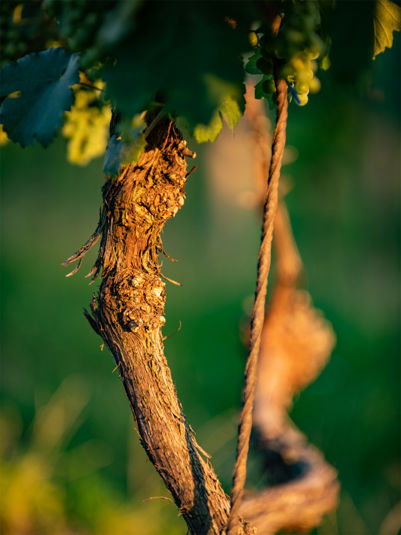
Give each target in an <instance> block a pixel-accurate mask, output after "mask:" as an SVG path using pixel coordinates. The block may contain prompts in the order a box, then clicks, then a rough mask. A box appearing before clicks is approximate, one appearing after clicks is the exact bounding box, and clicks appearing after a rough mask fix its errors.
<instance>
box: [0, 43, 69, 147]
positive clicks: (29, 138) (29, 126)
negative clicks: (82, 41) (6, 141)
mask: <svg viewBox="0 0 401 535" xmlns="http://www.w3.org/2000/svg"><path fill="white" fill-rule="evenodd" d="M78 82H79V73H78V55H77V54H70V53H68V52H66V51H65V50H64V49H63V48H50V49H48V50H44V51H43V52H39V53H33V54H28V55H26V56H24V57H22V58H21V59H19V60H18V61H17V62H13V63H10V64H8V65H6V66H5V67H3V69H2V70H1V71H0V96H3V97H4V96H6V97H9V95H10V94H12V93H15V92H17V91H18V92H19V93H20V95H19V96H18V97H17V98H10V97H9V98H6V100H5V101H4V102H3V104H2V105H1V107H0V123H1V124H3V127H4V130H5V132H6V133H7V135H8V137H9V138H10V139H12V141H14V142H15V143H19V144H20V145H21V146H22V147H25V146H27V145H32V144H33V143H34V142H35V139H37V140H38V141H39V143H41V144H42V145H43V146H44V147H46V146H47V145H48V144H49V143H50V142H51V141H52V139H53V138H54V136H55V134H56V131H57V129H58V128H59V127H60V126H61V124H62V122H63V115H64V111H66V110H69V109H70V108H71V105H72V102H73V98H74V97H73V91H72V89H71V86H72V85H74V84H76V83H78Z"/></svg>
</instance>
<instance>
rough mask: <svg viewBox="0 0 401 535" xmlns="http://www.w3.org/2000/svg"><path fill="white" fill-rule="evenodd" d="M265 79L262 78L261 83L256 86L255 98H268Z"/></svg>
mask: <svg viewBox="0 0 401 535" xmlns="http://www.w3.org/2000/svg"><path fill="white" fill-rule="evenodd" d="M264 81H265V80H264V78H262V79H261V80H260V82H258V83H257V84H256V85H255V98H258V99H260V98H263V97H265V96H266V93H265V92H264V91H263V87H262V86H263V82H264Z"/></svg>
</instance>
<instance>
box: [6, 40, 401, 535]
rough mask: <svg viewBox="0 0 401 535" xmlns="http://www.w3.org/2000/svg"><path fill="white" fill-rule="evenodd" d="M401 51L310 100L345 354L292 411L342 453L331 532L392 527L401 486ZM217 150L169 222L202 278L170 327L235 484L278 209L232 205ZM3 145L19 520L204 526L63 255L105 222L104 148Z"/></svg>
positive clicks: (322, 444)
mask: <svg viewBox="0 0 401 535" xmlns="http://www.w3.org/2000/svg"><path fill="white" fill-rule="evenodd" d="M334 38H335V36H334ZM361 53H362V52H361ZM354 64H355V63H354ZM399 65H400V53H399V36H397V38H396V43H395V45H394V47H393V49H392V50H391V51H389V52H386V53H385V54H383V55H381V56H379V57H378V58H377V59H376V60H375V62H374V69H373V71H370V72H365V71H362V72H358V73H350V72H347V73H345V72H344V69H341V68H340V66H339V67H338V68H336V59H335V57H334V58H333V70H332V71H331V72H330V71H329V72H328V73H327V74H326V75H325V76H326V79H323V80H322V91H321V93H319V94H318V95H317V96H315V97H314V98H313V99H311V101H310V103H309V104H308V106H307V108H306V109H299V108H296V107H295V106H291V108H290V119H289V125H288V145H290V146H293V147H296V149H297V151H298V153H299V157H298V159H297V160H296V161H295V162H293V163H291V164H289V165H288V166H287V167H285V168H284V172H285V173H286V174H287V175H290V176H291V177H292V179H293V182H294V186H295V187H294V188H293V190H292V192H291V193H290V194H289V195H288V204H289V209H290V213H291V217H292V222H293V227H294V233H295V236H296V238H297V241H298V245H299V248H300V250H301V254H302V256H303V259H304V262H305V266H306V271H307V275H308V287H309V290H310V291H311V293H312V295H313V297H314V300H315V304H316V305H317V306H318V307H319V308H321V309H322V310H323V311H324V313H325V315H326V316H327V317H328V319H329V320H330V321H331V322H332V323H333V326H334V329H335V331H336V333H337V346H336V348H335V350H334V353H333V356H332V358H331V360H330V362H329V364H328V366H327V368H326V369H325V370H324V371H323V373H322V374H321V376H320V377H319V378H318V379H317V380H316V382H315V383H313V384H312V385H310V386H309V387H308V388H307V389H306V391H305V392H303V393H302V394H301V395H300V397H299V399H297V400H296V401H295V403H294V409H293V413H292V417H293V418H294V420H295V422H296V424H297V425H298V426H299V427H300V428H301V429H302V430H303V431H304V432H305V433H306V434H307V435H308V437H309V438H310V440H311V441H312V442H313V443H314V444H316V445H317V446H318V447H319V448H321V450H322V451H323V452H324V454H325V456H326V457H327V459H328V460H329V461H330V462H331V463H332V464H333V465H334V466H336V467H337V469H338V470H339V478H340V481H341V484H342V500H341V504H340V507H339V510H338V512H337V513H335V514H333V515H331V516H330V517H329V518H328V519H326V521H325V524H324V525H323V526H322V527H321V528H319V529H318V530H317V531H316V532H317V533H319V534H320V535H324V534H326V535H337V534H338V535H365V534H371V535H374V534H377V533H379V532H380V526H382V524H383V521H384V519H385V517H386V516H387V515H388V513H389V512H390V510H391V509H392V508H393V507H394V506H395V504H396V503H397V502H398V501H399V499H400V460H399V451H400V450H399V446H400V444H399V436H400V434H399V413H400V405H399V392H398V387H399V385H398V383H399V347H400V345H399V342H400V340H399V295H398V291H397V289H398V277H399V237H400V236H399V230H400V226H399V184H398V180H399V171H400V169H399V132H400V108H399V94H400V87H399V84H400V76H399V74H400V73H399ZM352 74H354V75H355V76H351V75H352ZM189 145H190V146H191V148H193V147H194V142H192V143H191V142H189ZM208 150H209V148H207V147H201V148H200V149H199V150H197V152H198V154H199V161H198V162H197V165H198V167H199V168H198V170H197V171H196V173H194V174H193V175H191V178H190V180H189V183H188V187H187V201H186V204H185V205H184V207H183V209H182V210H181V212H179V214H177V217H176V218H175V220H174V221H172V222H170V223H169V224H168V226H167V228H166V231H165V234H164V241H165V247H166V250H167V252H168V253H169V254H170V255H172V256H174V257H175V258H178V259H179V260H180V262H179V263H178V264H171V263H170V261H168V260H167V259H165V260H163V270H164V272H165V274H166V275H168V276H169V277H172V278H174V279H176V280H179V281H180V282H182V284H183V286H182V287H181V288H177V287H175V286H172V285H170V286H168V288H167V310H166V317H167V325H166V326H165V328H164V333H165V334H166V335H169V334H172V336H171V337H170V338H169V339H168V340H166V343H165V344H166V354H167V358H168V360H169V363H170V365H171V367H172V371H173V376H174V378H175V381H176V384H177V388H178V392H179V395H180V397H181V400H182V402H183V406H184V410H185V412H186V414H187V416H188V418H189V421H190V423H191V425H192V426H193V427H194V428H195V430H196V431H197V436H198V439H199V442H200V443H201V445H202V447H204V448H205V450H206V451H208V452H209V453H211V454H212V456H213V457H212V462H213V464H214V466H215V468H216V470H217V472H218V474H219V476H220V477H221V480H222V482H223V484H224V486H225V488H226V490H227V491H228V490H229V487H230V479H231V470H232V466H233V460H234V452H235V434H236V414H237V411H238V408H239V402H240V389H241V385H242V372H243V366H244V359H245V351H244V348H243V346H242V344H241V342H240V336H239V324H240V322H241V320H242V318H243V316H244V309H243V303H244V299H245V298H246V297H247V296H249V295H251V294H252V293H253V287H254V282H255V274H256V268H255V264H256V255H257V248H258V242H259V219H258V215H257V214H256V213H254V212H251V211H246V210H244V209H243V208H241V207H240V206H234V205H227V204H226V205H222V206H221V207H220V208H219V209H217V210H216V202H217V201H216V199H215V198H213V196H212V195H211V186H210V181H208V180H207V176H206V173H207V168H206V164H205V162H206V156H207V152H208ZM210 150H213V149H212V148H211V149H210ZM0 164H1V178H2V191H1V197H2V210H1V218H2V226H1V228H2V236H1V250H2V264H1V293H2V309H1V320H2V321H1V329H2V333H1V334H2V339H1V340H2V341H1V366H2V370H1V402H2V417H1V427H0V431H1V435H2V440H1V442H2V447H1V455H2V458H1V463H0V477H1V480H0V495H1V498H0V518H1V523H2V525H1V527H2V528H3V530H4V533H13V534H19V533H30V534H31V533H35V534H36V533H37V534H46V533H52V534H67V533H80V534H81V533H82V534H86V533H94V534H101V535H103V534H105V535H106V534H112V533H113V534H114V533H119V534H131V533H133V534H134V533H141V534H143V535H162V534H163V535H168V534H176V533H177V534H178V533H184V532H185V525H184V522H183V521H182V520H181V519H180V518H179V517H178V513H177V510H176V507H175V505H174V504H172V503H170V501H168V500H164V499H153V500H147V501H143V500H146V499H147V498H149V497H156V496H166V497H167V496H168V493H167V491H166V490H165V489H164V488H163V487H162V485H161V483H160V482H159V479H158V476H157V474H156V473H155V472H154V470H153V467H152V466H151V465H150V463H149V461H148V460H147V458H146V456H145V454H144V453H143V451H142V450H141V448H140V446H139V441H138V440H137V436H136V433H135V431H134V423H133V420H132V416H131V413H130V409H129V406H128V403H127V401H126V399H125V396H124V394H123V389H122V387H121V384H120V381H119V379H118V376H117V374H116V373H113V371H112V370H113V363H112V359H111V357H110V355H109V354H108V352H107V351H106V350H104V351H103V352H102V351H101V349H100V344H101V341H100V339H99V338H98V337H96V335H95V334H94V333H93V332H92V330H91V329H89V328H88V325H87V322H86V321H85V319H84V317H83V315H82V314H81V307H83V306H86V305H87V304H88V302H89V300H90V297H91V294H92V291H93V288H92V287H88V286H87V280H86V279H84V278H83V276H82V275H83V273H82V272H80V273H79V274H78V275H76V276H75V277H74V278H73V279H65V278H64V277H63V275H64V272H63V268H61V266H60V264H61V262H62V261H63V260H64V259H65V258H66V257H67V256H69V255H70V254H71V253H72V252H73V251H74V250H76V249H77V248H78V246H79V245H80V244H81V243H83V242H84V241H85V240H86V238H87V237H88V236H89V234H90V233H91V232H92V231H93V230H94V227H95V225H96V222H97V215H98V207H99V204H100V198H101V197H100V187H101V185H102V181H103V177H102V172H101V167H102V162H101V161H98V160H97V161H95V162H93V163H91V164H90V165H89V166H88V167H86V168H76V167H72V166H71V165H69V164H67V163H66V162H65V148H64V142H63V141H62V140H61V139H60V140H58V142H57V143H56V144H55V145H54V146H52V147H51V148H49V149H47V150H46V151H45V150H44V149H40V148H28V149H25V150H24V151H22V150H21V149H20V148H19V147H15V146H12V145H11V144H10V145H7V146H6V147H3V148H2V149H1V161H0ZM222 165H224V162H222ZM93 254H94V253H92V257H91V258H89V259H88V260H87V261H86V264H85V266H84V268H82V269H85V267H87V269H88V271H89V268H90V266H91V264H90V261H91V259H93ZM180 321H181V324H182V328H181V330H179V332H177V333H175V331H176V330H177V328H178V326H179V324H180ZM174 333H175V334H174ZM251 462H253V460H251ZM252 474H255V471H254V472H252V470H251V476H252ZM257 483H258V481H257V477H256V475H254V476H253V477H251V478H250V481H249V485H250V486H252V485H256V484H257ZM398 528H399V526H398V527H397V529H398Z"/></svg>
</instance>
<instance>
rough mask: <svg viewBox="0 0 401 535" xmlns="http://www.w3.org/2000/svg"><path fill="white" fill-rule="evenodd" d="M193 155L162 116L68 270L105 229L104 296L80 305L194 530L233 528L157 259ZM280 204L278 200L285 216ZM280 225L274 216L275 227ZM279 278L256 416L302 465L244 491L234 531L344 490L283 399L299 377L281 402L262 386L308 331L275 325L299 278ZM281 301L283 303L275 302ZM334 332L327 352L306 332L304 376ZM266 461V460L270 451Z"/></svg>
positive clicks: (199, 533)
mask: <svg viewBox="0 0 401 535" xmlns="http://www.w3.org/2000/svg"><path fill="white" fill-rule="evenodd" d="M192 155H193V153H191V152H190V151H189V150H188V149H187V147H186V142H185V141H184V140H183V139H182V136H181V134H180V132H179V131H178V130H177V129H176V128H175V126H174V124H173V123H172V122H168V121H164V120H162V121H160V122H159V123H158V124H157V126H156V127H155V128H154V129H153V130H152V131H151V133H150V134H149V135H148V145H147V148H146V150H145V152H144V153H143V154H142V156H141V158H140V160H139V162H138V163H137V164H132V165H128V166H126V167H125V168H123V169H122V171H121V173H120V174H119V175H118V176H117V177H116V178H114V179H108V180H107V181H106V183H105V185H104V186H103V207H102V210H101V214H100V221H99V224H98V227H97V229H96V231H95V232H94V234H93V235H92V236H91V237H90V239H89V240H88V242H87V243H86V244H85V245H84V246H83V247H81V249H79V251H77V252H76V253H75V254H74V255H73V256H71V257H70V258H69V259H68V260H67V261H66V262H65V264H66V265H67V264H70V263H72V262H74V261H78V265H77V267H76V268H75V269H74V270H73V271H72V272H71V274H73V273H75V272H76V271H77V270H78V269H79V267H80V264H81V262H82V258H83V257H84V255H85V254H86V252H87V251H88V250H89V249H90V248H91V247H92V246H93V245H94V244H95V243H96V242H97V241H99V239H100V247H99V255H98V258H97V260H96V262H95V265H94V266H93V268H92V270H91V272H90V273H89V274H88V275H89V276H92V278H93V279H95V278H96V276H97V275H98V274H101V276H102V283H101V286H100V289H99V294H98V296H97V298H96V297H94V298H93V300H92V303H91V314H90V313H89V312H85V315H86V317H87V319H88V320H89V322H90V324H91V326H92V327H93V329H94V330H95V331H96V333H98V334H99V335H100V336H101V337H102V338H103V340H104V341H105V343H106V344H107V346H108V347H109V349H110V351H111V353H112V355H113V357H114V360H115V362H116V365H117V368H118V370H119V374H120V377H121V379H122V382H123V385H124V388H125V392H126V394H127V397H128V399H129V402H130V405H131V408H132V412H133V415H134V418H135V420H136V423H137V426H138V431H139V435H140V439H141V442H142V445H143V447H144V449H145V451H146V453H147V454H148V456H149V458H150V460H151V462H152V463H153V465H154V466H155V468H156V470H157V471H158V472H159V474H160V476H161V477H162V479H163V481H164V482H165V484H166V487H167V488H168V490H169V491H170V492H171V494H172V496H173V498H174V500H175V503H176V504H177V506H178V508H179V510H180V512H181V514H182V516H183V518H184V519H185V521H186V523H187V525H188V528H189V530H190V532H191V533H193V534H196V535H217V534H224V533H225V530H226V529H227V523H228V519H229V511H230V503H229V500H228V497H227V496H226V495H225V493H224V491H223V489H222V487H221V484H220V482H219V480H218V478H217V476H216V474H215V472H214V470H213V467H212V465H211V464H210V462H209V461H208V456H207V454H205V452H204V451H203V450H202V448H200V446H199V445H198V444H197V442H196V440H195V438H194V435H193V432H192V429H191V427H190V425H189V424H188V422H187V421H186V419H185V416H184V413H183V410H182V407H181V404H180V402H179V399H178V397H177V393H176V389H175V386H174V383H173V380H172V377H171V372H170V369H169V367H168V364H167V361H166V358H165V356H164V351H163V337H162V332H161V329H162V326H163V324H164V322H165V319H164V316H163V313H164V303H165V284H164V282H163V280H162V279H163V278H165V277H164V276H163V274H162V273H161V270H160V265H159V261H158V255H159V253H162V252H164V251H163V245H162V241H161V236H160V234H161V231H162V229H163V227H164V224H165V223H166V221H167V220H168V219H169V218H171V217H173V216H174V215H175V214H176V213H177V211H178V210H179V209H180V208H181V206H182V205H183V204H184V199H185V192H184V189H185V183H186V180H187V177H188V173H187V163H186V160H185V157H186V156H192ZM280 214H282V211H280V212H279V220H280V217H281V216H280ZM282 227H283V225H280V224H279V225H278V230H280V228H281V229H282ZM284 227H285V225H284ZM286 228H287V230H284V231H283V230H281V231H280V233H281V238H280V239H279V241H278V244H280V243H281V244H282V246H281V249H280V247H278V248H277V250H278V256H279V264H280V262H281V264H283V265H288V263H291V262H292V260H291V262H289V259H290V257H291V258H293V257H294V255H295V256H296V254H295V253H294V249H292V251H291V247H288V246H284V247H283V244H285V243H288V239H290V241H291V236H290V234H289V232H290V231H289V227H288V225H287V227H286ZM280 250H281V252H280ZM280 258H281V260H280ZM284 272H285V269H281V273H284ZM279 275H280V273H279ZM282 282H283V280H282V277H280V276H279V287H278V288H277V289H276V293H275V298H274V301H273V304H274V303H278V305H277V306H273V308H272V311H271V312H270V314H269V315H268V316H267V319H266V324H265V328H264V335H263V336H264V339H266V338H267V343H265V342H263V343H262V351H261V365H260V369H259V375H260V377H259V384H258V391H257V395H256V402H257V411H256V422H255V423H256V424H257V426H258V428H259V433H260V438H261V448H262V449H263V450H266V452H267V453H268V454H269V452H271V451H272V448H273V449H274V448H275V446H276V442H277V440H278V441H279V443H280V444H279V450H278V453H279V455H280V456H281V461H280V462H282V463H283V466H284V465H285V464H286V463H287V461H288V458H287V457H288V455H289V454H290V453H291V455H292V456H294V452H295V462H296V463H297V464H299V463H301V464H303V466H304V467H307V468H306V469H305V470H304V472H303V473H302V474H300V475H299V474H298V475H295V477H293V478H290V479H289V480H288V481H286V482H285V483H284V484H280V483H279V484H278V485H276V486H273V488H270V489H267V490H265V491H262V492H260V493H258V494H255V495H251V496H247V498H246V499H245V500H244V502H243V503H242V505H241V507H240V515H241V516H240V517H239V518H238V524H236V526H235V530H234V531H235V533H236V535H247V534H251V533H256V528H257V533H260V534H273V533H275V532H276V531H277V530H280V529H293V530H297V529H298V530H304V529H307V528H311V527H313V526H315V525H317V524H318V523H319V522H320V519H321V517H322V515H323V514H324V513H326V512H327V511H329V510H331V509H332V508H334V507H335V504H336V499H337V493H338V484H337V481H336V473H335V471H334V470H333V469H332V468H331V467H330V466H329V465H327V464H326V463H325V461H324V459H323V458H322V456H321V455H320V453H319V452H317V450H315V449H314V448H312V447H311V446H309V445H308V444H307V443H306V442H305V440H304V438H303V436H302V435H301V433H299V432H298V431H297V430H295V429H293V428H290V426H289V425H288V423H287V422H286V419H287V416H286V408H287V406H288V403H289V401H290V398H291V397H292V394H293V392H294V389H291V388H290V390H289V392H288V396H287V397H286V401H285V403H281V402H279V403H277V404H274V403H272V402H271V398H269V396H267V397H266V395H265V394H264V392H265V391H266V392H267V391H269V389H272V388H273V390H274V384H276V381H277V379H278V376H277V373H276V371H275V368H274V362H275V360H274V359H273V361H272V362H273V368H272V367H271V366H270V364H269V362H270V360H269V359H270V357H271V355H273V357H274V355H275V354H276V355H277V358H278V359H281V361H282V362H283V363H285V366H287V369H288V370H290V367H291V366H292V364H291V362H295V361H294V360H293V359H294V358H295V359H297V356H296V355H297V351H298V346H299V342H298V340H301V342H302V332H301V333H299V336H298V338H296V339H294V344H295V345H294V346H293V347H292V349H291V351H287V347H286V344H285V341H284V338H285V337H283V336H281V335H280V336H278V337H277V336H274V332H275V330H277V329H276V327H275V325H276V326H277V321H278V326H279V329H278V332H282V329H284V330H288V329H287V327H286V322H289V324H290V325H292V323H293V322H292V319H293V318H292V313H293V311H292V308H291V307H292V298H291V299H289V300H287V299H284V300H283V299H281V298H280V296H281V295H287V294H288V291H289V292H290V294H292V293H293V292H294V291H295V286H294V280H293V279H291V283H290V285H289V288H287V284H288V280H287V279H286V280H285V281H284V286H285V288H284V290H283V292H284V294H283V292H282V291H281V289H280V284H281V283H282ZM280 303H281V304H283V303H284V304H285V303H287V304H288V306H287V304H285V306H284V308H283V307H282V306H281V305H280ZM280 307H281V308H282V311H281V312H280V313H276V312H277V310H278V309H280ZM280 310H281V309H280ZM308 317H310V318H311V320H312V321H311V323H312V327H311V328H312V329H314V328H315V326H317V328H318V330H321V329H322V328H323V330H324V331H325V333H326V334H324V336H326V335H327V336H329V335H330V336H331V331H330V329H329V328H326V327H325V324H322V323H321V322H319V321H318V322H317V323H316V321H315V319H314V317H315V316H314V313H313V311H311V312H310V313H308ZM280 318H281V319H280ZM283 322H284V323H283ZM272 326H273V327H272ZM322 326H323V327H322ZM280 329H281V330H280ZM330 336H329V338H330ZM271 340H272V341H273V345H272V344H271ZM330 340H331V338H330ZM330 340H329V339H328V342H327V343H326V344H325V347H324V350H323V351H324V353H325V355H326V353H327V355H326V357H325V356H324V355H322V354H321V351H320V350H319V351H318V353H317V354H316V355H315V353H316V351H315V348H314V347H310V344H309V346H308V347H307V348H306V349H305V348H304V344H302V343H301V346H302V348H303V349H302V351H303V359H302V360H301V361H299V363H298V368H299V374H300V375H299V377H302V376H303V372H304V364H305V365H306V366H307V367H308V368H310V366H311V361H313V362H314V360H315V358H316V356H317V357H318V361H317V362H316V364H313V366H314V370H315V372H316V373H317V372H318V371H319V369H320V367H321V366H320V365H319V362H322V363H323V362H324V359H325V358H327V356H328V353H329V352H330V349H331V343H330ZM282 342H284V346H283V345H282ZM269 344H270V345H269ZM266 359H267V360H266ZM279 368H280V366H279ZM281 369H282V368H281ZM307 375H308V374H307ZM312 377H313V373H312V374H311V373H309V375H308V378H307V381H306V382H308V381H309V380H311V379H312ZM281 380H282V381H284V382H285V380H286V379H285V377H283V376H282V377H281ZM300 382H301V383H302V380H301V381H300ZM266 415H267V416H266ZM269 415H270V416H269ZM275 415H278V417H277V418H276V417H275ZM265 416H266V418H267V419H265ZM266 422H267V424H266ZM276 428H277V429H276ZM275 430H276V431H277V432H275ZM293 461H294V457H293ZM305 463H306V464H305ZM266 466H267V469H268V470H270V469H271V465H270V466H269V462H267V464H266ZM244 519H245V520H244Z"/></svg>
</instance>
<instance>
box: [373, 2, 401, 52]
mask: <svg viewBox="0 0 401 535" xmlns="http://www.w3.org/2000/svg"><path fill="white" fill-rule="evenodd" d="M373 27H374V45H373V59H374V58H375V57H376V56H377V55H378V54H380V53H381V52H384V50H385V49H386V48H391V47H392V46H393V32H399V31H400V30H401V7H400V6H398V5H397V4H395V3H394V2H390V0H378V1H377V4H376V11H375V16H374V19H373Z"/></svg>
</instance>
